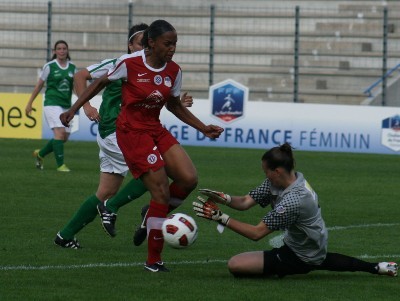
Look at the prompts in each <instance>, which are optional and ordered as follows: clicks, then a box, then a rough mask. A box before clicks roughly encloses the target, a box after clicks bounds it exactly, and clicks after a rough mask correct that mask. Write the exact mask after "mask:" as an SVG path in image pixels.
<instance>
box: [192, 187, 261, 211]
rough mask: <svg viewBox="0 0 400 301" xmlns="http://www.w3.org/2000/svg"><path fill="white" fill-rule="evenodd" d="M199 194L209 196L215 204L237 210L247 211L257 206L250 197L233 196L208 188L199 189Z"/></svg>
mask: <svg viewBox="0 0 400 301" xmlns="http://www.w3.org/2000/svg"><path fill="white" fill-rule="evenodd" d="M199 192H200V193H201V194H203V195H205V196H207V197H208V199H209V200H211V201H213V202H216V203H219V204H223V205H227V206H229V207H231V208H234V209H236V210H247V209H249V208H251V207H253V206H254V205H256V204H257V203H256V201H254V199H253V198H252V197H251V196H250V195H244V196H231V195H229V194H227V193H223V192H220V191H215V190H211V189H207V188H205V189H199Z"/></svg>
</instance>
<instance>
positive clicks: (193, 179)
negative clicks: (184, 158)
mask: <svg viewBox="0 0 400 301" xmlns="http://www.w3.org/2000/svg"><path fill="white" fill-rule="evenodd" d="M198 182H199V179H198V177H197V174H192V175H190V176H189V177H188V179H187V183H186V185H187V188H188V190H190V191H192V190H194V189H195V188H196V186H197V184H198Z"/></svg>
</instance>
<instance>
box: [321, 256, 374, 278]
mask: <svg viewBox="0 0 400 301" xmlns="http://www.w3.org/2000/svg"><path fill="white" fill-rule="evenodd" d="M377 265H378V264H377V263H376V262H375V263H372V262H367V261H363V260H360V259H357V258H355V257H351V256H347V255H343V254H339V253H330V252H328V254H326V258H325V260H324V261H323V262H322V264H321V265H320V266H319V268H318V269H319V270H328V271H339V272H368V273H371V274H377V273H378V269H377V268H376V266H377Z"/></svg>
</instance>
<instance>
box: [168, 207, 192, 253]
mask: <svg viewBox="0 0 400 301" xmlns="http://www.w3.org/2000/svg"><path fill="white" fill-rule="evenodd" d="M161 229H162V233H163V235H164V241H165V242H166V243H167V244H169V245H170V246H171V247H173V248H178V249H179V248H185V247H188V246H190V245H191V244H193V243H194V242H195V241H196V238H197V230H198V228H197V225H196V222H195V221H194V219H193V218H192V217H190V216H189V215H187V214H184V213H174V214H172V215H170V216H169V217H167V219H166V220H165V221H164V222H163V224H162V227H161Z"/></svg>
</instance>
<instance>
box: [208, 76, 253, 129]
mask: <svg viewBox="0 0 400 301" xmlns="http://www.w3.org/2000/svg"><path fill="white" fill-rule="evenodd" d="M210 98H211V102H212V108H211V109H212V115H213V116H215V117H217V118H219V119H221V120H222V121H224V122H231V121H233V120H235V119H237V118H239V117H242V116H244V106H245V102H246V101H247V98H248V89H247V88H246V87H244V86H242V85H240V84H239V83H236V82H235V81H233V80H226V81H224V82H221V83H219V84H216V85H213V86H211V87H210Z"/></svg>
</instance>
